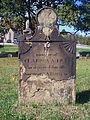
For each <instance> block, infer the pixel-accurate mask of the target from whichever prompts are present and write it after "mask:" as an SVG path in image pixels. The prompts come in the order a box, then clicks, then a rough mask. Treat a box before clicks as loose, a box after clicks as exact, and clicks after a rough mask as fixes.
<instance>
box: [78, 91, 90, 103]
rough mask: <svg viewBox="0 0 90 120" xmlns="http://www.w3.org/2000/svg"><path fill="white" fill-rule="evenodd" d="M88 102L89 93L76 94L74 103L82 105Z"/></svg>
mask: <svg viewBox="0 0 90 120" xmlns="http://www.w3.org/2000/svg"><path fill="white" fill-rule="evenodd" d="M89 101H90V91H89V90H87V91H83V92H80V93H77V94H76V103H79V104H84V103H87V102H89Z"/></svg>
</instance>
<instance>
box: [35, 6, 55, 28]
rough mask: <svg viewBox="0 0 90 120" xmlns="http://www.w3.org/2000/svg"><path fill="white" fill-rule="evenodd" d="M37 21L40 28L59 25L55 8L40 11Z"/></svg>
mask: <svg viewBox="0 0 90 120" xmlns="http://www.w3.org/2000/svg"><path fill="white" fill-rule="evenodd" d="M36 19H37V25H38V26H47V27H49V26H53V25H55V24H56V23H57V13H56V12H55V11H54V9H53V8H50V7H45V8H42V9H40V10H39V11H38V13H37V15H36Z"/></svg>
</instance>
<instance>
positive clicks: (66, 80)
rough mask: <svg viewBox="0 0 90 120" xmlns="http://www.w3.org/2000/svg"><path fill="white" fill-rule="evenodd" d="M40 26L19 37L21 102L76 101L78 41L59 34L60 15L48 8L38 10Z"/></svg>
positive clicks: (38, 24)
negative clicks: (33, 31) (33, 32)
mask: <svg viewBox="0 0 90 120" xmlns="http://www.w3.org/2000/svg"><path fill="white" fill-rule="evenodd" d="M36 18H37V29H36V32H35V34H34V35H33V36H32V35H31V32H30V31H28V30H25V31H24V34H23V35H22V36H20V37H19V101H20V103H24V104H28V103H32V102H34V103H42V104H45V103H51V102H53V101H57V102H58V103H64V104H66V103H68V102H69V103H72V102H75V79H76V43H75V39H74V36H73V35H71V37H70V39H65V38H63V37H62V36H61V35H59V32H58V31H59V30H58V27H57V14H56V12H55V11H54V10H53V9H52V8H49V7H45V8H42V9H40V10H39V12H38V13H37V16H36Z"/></svg>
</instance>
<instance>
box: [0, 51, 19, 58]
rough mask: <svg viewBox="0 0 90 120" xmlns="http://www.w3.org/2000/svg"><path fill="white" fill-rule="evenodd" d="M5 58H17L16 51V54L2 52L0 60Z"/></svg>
mask: <svg viewBox="0 0 90 120" xmlns="http://www.w3.org/2000/svg"><path fill="white" fill-rule="evenodd" d="M5 57H18V51H17V52H2V53H1V54H0V58H5Z"/></svg>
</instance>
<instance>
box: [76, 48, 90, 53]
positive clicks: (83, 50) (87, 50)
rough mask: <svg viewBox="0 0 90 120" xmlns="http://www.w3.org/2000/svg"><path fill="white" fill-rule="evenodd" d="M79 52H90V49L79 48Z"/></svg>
mask: <svg viewBox="0 0 90 120" xmlns="http://www.w3.org/2000/svg"><path fill="white" fill-rule="evenodd" d="M77 51H78V52H90V49H82V48H77Z"/></svg>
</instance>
